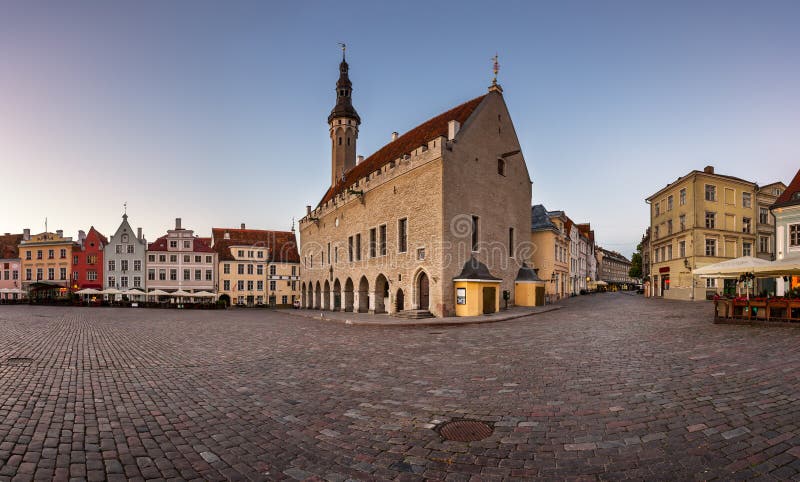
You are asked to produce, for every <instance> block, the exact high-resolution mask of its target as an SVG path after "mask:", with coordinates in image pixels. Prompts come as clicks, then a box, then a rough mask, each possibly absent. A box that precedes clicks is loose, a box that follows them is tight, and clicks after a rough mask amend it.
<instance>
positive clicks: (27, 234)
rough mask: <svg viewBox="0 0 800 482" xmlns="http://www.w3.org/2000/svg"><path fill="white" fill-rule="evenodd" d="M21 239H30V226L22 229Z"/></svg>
mask: <svg viewBox="0 0 800 482" xmlns="http://www.w3.org/2000/svg"><path fill="white" fill-rule="evenodd" d="M22 239H23V240H25V241H28V240H30V239H31V230H30V228H25V229H23V230H22Z"/></svg>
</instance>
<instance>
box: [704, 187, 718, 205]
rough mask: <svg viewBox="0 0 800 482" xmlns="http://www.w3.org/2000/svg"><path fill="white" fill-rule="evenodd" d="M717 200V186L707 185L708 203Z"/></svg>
mask: <svg viewBox="0 0 800 482" xmlns="http://www.w3.org/2000/svg"><path fill="white" fill-rule="evenodd" d="M716 200H717V186H715V185H713V184H706V201H716Z"/></svg>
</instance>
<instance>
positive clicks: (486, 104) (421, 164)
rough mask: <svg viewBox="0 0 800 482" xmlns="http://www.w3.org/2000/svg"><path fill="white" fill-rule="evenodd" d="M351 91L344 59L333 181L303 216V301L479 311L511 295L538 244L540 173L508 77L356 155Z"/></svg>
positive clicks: (367, 308)
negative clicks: (507, 97)
mask: <svg viewBox="0 0 800 482" xmlns="http://www.w3.org/2000/svg"><path fill="white" fill-rule="evenodd" d="M351 93H352V83H351V82H350V79H349V67H348V64H347V62H346V61H344V60H342V62H341V64H340V69H339V81H338V82H337V86H336V95H337V97H336V106H335V107H334V108H333V110H332V111H331V115H330V116H329V117H328V127H329V134H330V139H331V152H332V158H331V184H330V187H329V188H328V189H327V191H326V192H325V194H324V195H323V196H322V199H321V201H320V202H319V204H317V206H316V207H314V208H313V209H312V208H311V207H310V206H309V207H308V208H307V213H306V216H305V217H303V219H301V221H300V238H301V239H300V240H301V252H300V256H301V260H302V267H303V270H302V274H301V279H302V282H301V292H302V293H301V296H302V305H303V306H304V307H307V308H314V309H325V310H337V311H339V310H343V311H358V312H375V313H384V312H388V313H398V312H410V311H412V310H413V314H414V315H415V316H416V315H424V314H425V313H426V312H429V313H430V314H433V315H434V316H453V315H455V314H459V315H461V314H464V315H471V314H480V313H491V312H494V311H497V310H499V309H500V307H501V301H502V300H503V295H504V293H505V292H507V296H508V298H509V305H513V304H514V295H515V281H516V278H517V276H518V274H519V272H520V268H522V266H523V264H524V263H525V262H529V258H530V255H531V252H530V251H531V247H530V237H529V234H528V233H529V232H530V201H531V180H530V177H529V174H528V169H527V166H526V164H525V159H524V157H523V155H522V152H521V148H520V144H519V140H518V139H517V136H516V133H515V131H514V125H513V122H512V121H511V117H510V115H509V112H508V109H507V107H506V104H505V101H504V98H503V94H502V89H501V87H500V86H499V85H497V84H496V83H493V84H492V86H491V87H490V88H489V92H488V93H486V94H484V95H481V96H479V97H477V98H475V99H472V100H470V101H468V102H465V103H463V104H461V105H458V106H456V107H454V108H452V109H450V110H448V111H446V112H444V113H442V114H440V115H438V116H436V117H434V118H432V119H430V120H428V121H426V122H423V123H422V124H420V125H418V126H417V127H415V128H413V129H411V130H410V131H408V132H406V133H405V134H402V135H393V136H392V140H391V141H390V142H389V143H388V144H386V145H385V146H383V147H382V148H380V149H378V151H376V152H375V153H374V154H372V155H371V156H369V157H368V158H366V159H364V160H363V161H359V162H357V157H356V152H357V151H356V140H357V138H358V132H359V128H360V125H361V118H360V117H359V116H358V114H357V113H356V111H355V108H354V107H353V105H352V101H351ZM482 273H485V274H488V275H487V276H489V277H487V279H477V278H476V276H477V277H480V276H481V274H482ZM457 284H459V288H458V290H457V288H456V285H457ZM462 285H466V286H462ZM521 286H527V285H521ZM462 288H463V291H462ZM467 293H469V295H467ZM475 296H477V297H478V298H479V299H478V300H474V299H473V297H475ZM459 307H460V308H459ZM406 314H409V315H411V313H406Z"/></svg>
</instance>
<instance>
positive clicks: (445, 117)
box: [319, 94, 488, 204]
mask: <svg viewBox="0 0 800 482" xmlns="http://www.w3.org/2000/svg"><path fill="white" fill-rule="evenodd" d="M486 95H488V94H484V95H482V96H480V97H476V98H474V99H472V100H470V101H468V102H465V103H463V104H461V105H459V106H457V107H454V108H452V109H450V110H448V111H447V112H444V113H442V114H439V115H438V116H436V117H434V118H432V119H430V120H428V121H426V122H423V123H422V124H420V125H418V126H417V127H415V128H413V129H411V130H410V131H408V132H406V133H405V134H403V135H402V136H400V137H398V138H397V139H396V140H394V141H392V142H390V143H388V144H386V145H385V146H383V147H381V148H380V149H378V150H377V151H376V152H375V153H374V154H372V155H371V156H369V157H368V158H366V159H364V161H363V162H361V163H360V164H358V165H357V166H355V167H354V168H352V169H350V170H349V171H348V172H347V173H346V174H345V180H344V181H342V180H341V179H340V180H339V181H337V182H336V184H335V185H334V186H332V187H330V188H329V189H328V191H327V192H326V193H325V195H324V196H323V197H322V200H321V201H320V202H319V204H325V203H326V202H328V201H330V200H331V199H333V198H334V197H335V196H336V195H337V194H340V193H341V192H343V191H345V190H346V189H347V188H348V187H349V186H352V185H353V184H354V183H355V182H356V181H357V180H359V179H361V178H362V177H365V176H367V175H368V174H369V173H371V172H373V171H377V170H378V169H380V168H381V167H383V166H385V165H386V164H388V163H389V162H390V161H393V160H395V159H398V158H399V157H401V156H403V155H404V154H408V153H410V152H411V151H413V150H414V149H417V148H418V147H420V146H421V145H423V144H427V143H428V142H430V141H432V140H434V139H436V138H437V137H441V136H447V124H448V122H450V121H451V120H455V121H458V122H459V123H461V124H463V123H464V122H466V121H467V119H469V116H470V115H472V112H473V111H474V110H475V108H476V107H478V104H480V103H481V101H482V100H483V98H484V97H486Z"/></svg>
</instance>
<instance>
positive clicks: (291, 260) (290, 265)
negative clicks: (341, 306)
mask: <svg viewBox="0 0 800 482" xmlns="http://www.w3.org/2000/svg"><path fill="white" fill-rule="evenodd" d="M212 245H213V247H214V250H215V251H216V252H217V255H218V257H219V267H218V277H219V286H218V293H219V295H220V299H228V300H229V301H230V303H231V304H232V305H235V306H254V305H255V306H258V305H264V304H269V305H271V306H291V305H292V304H294V302H295V300H299V292H298V288H299V287H298V284H299V279H300V256H299V253H298V250H297V242H296V239H295V234H294V232H288V231H267V230H260V229H246V228H245V225H244V224H242V225H241V227H240V228H239V229H234V228H213V229H212Z"/></svg>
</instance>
